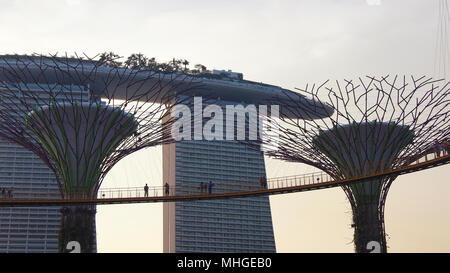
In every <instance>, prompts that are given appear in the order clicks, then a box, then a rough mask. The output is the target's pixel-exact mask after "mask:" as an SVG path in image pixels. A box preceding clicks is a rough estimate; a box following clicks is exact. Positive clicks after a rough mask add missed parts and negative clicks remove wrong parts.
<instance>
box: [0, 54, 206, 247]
mask: <svg viewBox="0 0 450 273" xmlns="http://www.w3.org/2000/svg"><path fill="white" fill-rule="evenodd" d="M106 61H108V63H107V62H106ZM110 61H111V60H109V59H108V60H99V59H98V58H97V56H96V57H94V58H89V57H87V56H85V55H83V56H78V55H76V56H74V57H67V56H65V57H57V56H43V55H31V56H24V55H20V56H19V55H5V56H0V137H1V138H4V139H6V140H7V141H10V142H14V143H17V144H19V145H22V146H23V147H25V148H27V149H29V150H30V151H32V152H33V153H35V154H36V155H37V156H39V157H40V158H41V159H42V161H43V162H45V164H46V165H47V166H48V167H49V168H50V169H51V170H52V171H53V172H54V174H55V176H56V180H57V182H58V186H59V190H60V194H61V197H62V198H66V199H81V198H96V197H97V191H98V190H99V188H100V186H101V184H102V181H103V179H104V178H105V175H106V174H107V173H108V171H109V170H110V169H111V168H112V167H113V166H114V165H115V164H116V163H117V162H118V161H119V160H120V159H122V158H123V157H125V156H127V155H128V154H130V153H133V152H135V151H138V150H140V149H143V148H147V147H151V146H155V145H159V144H166V143H170V142H172V141H173V138H172V136H171V134H170V127H171V123H172V122H174V118H172V117H171V115H170V111H171V109H172V108H173V107H174V106H175V105H177V104H179V103H184V101H183V99H182V98H183V97H188V95H187V94H188V93H189V92H190V91H191V90H192V89H194V88H200V85H199V84H198V82H193V80H192V78H188V77H186V76H185V75H183V74H174V73H172V74H165V73H160V72H155V71H150V70H143V69H139V68H135V69H128V68H124V67H118V66H111V65H109V63H110ZM95 213H96V209H95V205H76V206H65V207H63V208H62V209H61V226H60V233H59V243H58V248H59V251H60V252H64V251H65V248H66V245H67V243H68V242H69V241H77V242H78V243H79V244H80V246H81V251H82V252H92V251H94V244H95V235H94V230H95V226H94V225H95Z"/></svg>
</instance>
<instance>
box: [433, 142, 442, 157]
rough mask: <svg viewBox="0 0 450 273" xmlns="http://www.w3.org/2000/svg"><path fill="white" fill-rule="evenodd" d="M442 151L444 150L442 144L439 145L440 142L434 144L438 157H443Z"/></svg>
mask: <svg viewBox="0 0 450 273" xmlns="http://www.w3.org/2000/svg"><path fill="white" fill-rule="evenodd" d="M441 150H442V147H441V144H440V143H439V141H437V140H436V141H435V142H434V151H435V153H436V157H440V156H441Z"/></svg>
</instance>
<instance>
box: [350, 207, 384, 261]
mask: <svg viewBox="0 0 450 273" xmlns="http://www.w3.org/2000/svg"><path fill="white" fill-rule="evenodd" d="M353 222H354V227H355V233H354V243H355V252H357V253H367V252H371V251H373V250H375V251H377V250H379V251H380V252H382V253H386V252H387V247H386V235H385V232H384V230H383V227H384V224H383V223H384V219H382V218H381V217H380V213H379V210H378V203H375V202H365V203H359V204H357V205H356V207H354V208H353ZM372 241H373V242H376V243H375V244H377V243H378V244H379V249H378V248H376V249H372V247H370V244H369V242H372Z"/></svg>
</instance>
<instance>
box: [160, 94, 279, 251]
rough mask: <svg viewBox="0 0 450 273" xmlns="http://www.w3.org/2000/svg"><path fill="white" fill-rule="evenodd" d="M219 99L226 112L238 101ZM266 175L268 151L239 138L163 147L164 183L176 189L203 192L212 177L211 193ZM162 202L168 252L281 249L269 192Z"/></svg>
mask: <svg viewBox="0 0 450 273" xmlns="http://www.w3.org/2000/svg"><path fill="white" fill-rule="evenodd" d="M220 104H221V107H222V109H223V111H224V112H225V105H230V104H237V103H236V102H231V101H228V102H225V101H222V102H220ZM223 124H224V126H225V124H226V123H225V121H224V123H223ZM246 127H248V120H247V122H246ZM235 128H236V126H235ZM223 131H224V132H225V131H226V130H225V129H224V130H223ZM224 134H225V133H224ZM224 139H225V137H224ZM265 176H266V171H265V165H264V155H263V153H262V152H261V151H259V150H255V149H254V148H251V147H249V146H247V145H245V144H242V143H240V142H239V141H237V140H210V141H208V140H182V141H177V142H175V143H172V144H168V145H164V147H163V183H166V182H167V183H168V184H169V185H170V189H173V190H175V191H176V193H177V194H179V193H181V192H180V191H190V193H201V192H202V189H200V185H201V183H203V184H204V185H207V184H209V182H210V181H211V183H213V187H212V192H220V191H225V190H227V188H228V189H229V188H231V187H233V188H234V190H239V189H240V188H241V187H245V188H249V187H250V188H255V187H259V186H260V184H259V182H258V181H259V179H260V178H261V177H265ZM208 191H209V188H206V189H204V190H203V192H205V193H206V192H208ZM163 207H164V209H163V211H164V216H163V218H164V219H163V220H164V252H166V253H167V252H234V253H245V252H275V251H276V248H275V240H274V233H273V226H272V216H271V211H270V202H269V197H268V196H258V197H246V198H231V199H213V200H199V201H189V202H170V203H164V206H163Z"/></svg>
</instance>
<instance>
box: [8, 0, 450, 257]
mask: <svg viewBox="0 0 450 273" xmlns="http://www.w3.org/2000/svg"><path fill="white" fill-rule="evenodd" d="M369 2H377V1H376V0H349V1H344V0H328V1H326V0H322V1H320V0H314V1H313V0H311V1H300V0H292V1H268V0H267V1H263V0H255V1H246V0H239V1H237V0H228V1H211V0H209V1H206V0H190V1H170V0H165V1H148V0H142V1H140V0H134V1H132V0H129V1H118V0H108V1H106V0H105V1H103V0H98V1H94V0H90V1H87V0H65V1H64V0H39V1H32V0H30V1H26V0H0V54H11V53H19V54H20V53H33V52H36V53H55V52H59V53H64V52H67V53H68V54H72V53H73V52H77V53H82V52H85V53H87V54H88V55H91V56H92V55H94V54H97V53H99V52H103V51H114V52H116V53H118V54H120V55H122V56H127V55H129V54H130V53H134V52H141V53H143V54H145V55H147V56H149V57H155V58H156V59H157V60H158V61H168V60H170V59H171V58H173V57H175V58H183V59H187V60H189V61H190V62H191V64H192V65H194V64H197V63H201V64H203V65H205V66H206V67H208V68H209V69H212V68H216V69H232V70H233V71H238V72H242V73H244V78H246V79H250V80H254V81H261V82H265V83H269V84H275V85H280V86H282V87H285V88H289V89H293V88H295V87H303V86H304V85H305V84H306V83H314V82H321V81H324V80H326V79H332V80H335V79H342V78H352V79H354V78H356V77H359V76H365V75H368V74H371V75H378V76H379V75H386V74H408V75H409V74H413V75H416V76H420V75H423V74H426V75H429V76H436V75H437V74H438V72H439V71H436V70H435V69H434V65H435V62H436V57H435V48H436V39H437V26H438V1H437V0H431V1H430V0H390V1H387V0H380V2H381V4H380V5H369V4H368V3H369ZM447 43H448V41H447ZM447 74H448V73H447ZM441 76H442V75H441ZM160 157H161V149H159V148H153V149H150V150H147V151H143V152H140V153H139V154H136V155H132V156H131V157H130V159H129V160H124V161H123V162H120V163H119V165H118V166H116V167H115V168H114V169H113V170H112V173H111V174H110V175H109V176H108V177H107V179H106V181H105V182H104V183H105V186H107V187H113V186H114V187H124V186H142V185H143V184H145V183H147V182H148V181H150V182H149V183H150V184H151V185H160V184H161V158H160ZM133 159H134V161H132V160H133ZM136 162H137V163H136ZM266 165H267V172H268V176H269V177H273V176H282V175H291V174H300V173H303V172H310V171H315V170H314V169H313V168H311V167H307V166H303V165H301V164H291V163H290V164H288V163H285V162H281V161H275V160H270V159H268V160H267V161H266ZM449 172H450V166H443V167H439V168H436V169H433V170H427V171H423V172H421V173H414V174H408V175H404V176H402V177H399V178H398V179H397V180H396V181H395V182H394V183H393V185H392V188H391V190H390V193H389V195H388V199H387V204H386V219H385V220H386V231H387V233H388V235H389V236H388V245H389V247H390V248H389V249H388V250H389V251H391V252H398V251H405V252H409V251H445V252H448V251H450V234H449V232H448V230H450V202H448V200H447V199H448V198H447V196H448V195H449V194H450V183H449V182H450V181H449V180H450V179H449V178H448V175H449ZM270 200H271V207H272V216H273V222H274V229H275V238H276V246H277V251H279V252H311V251H314V252H335V251H336V252H352V251H353V243H352V238H353V230H352V229H351V228H350V224H351V213H350V206H349V204H348V201H347V200H346V198H345V194H344V192H343V191H342V190H341V189H340V188H335V189H327V190H320V191H313V192H308V193H294V194H286V195H279V196H271V197H270ZM97 232H98V251H99V252H120V251H134V252H140V251H142V252H160V251H162V205H161V204H139V205H108V206H99V207H98V213H97Z"/></svg>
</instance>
